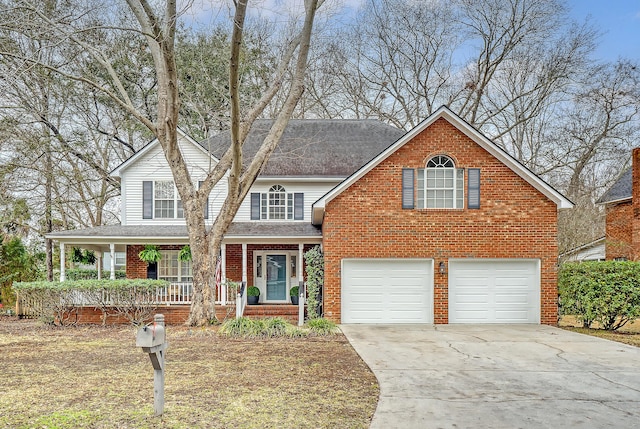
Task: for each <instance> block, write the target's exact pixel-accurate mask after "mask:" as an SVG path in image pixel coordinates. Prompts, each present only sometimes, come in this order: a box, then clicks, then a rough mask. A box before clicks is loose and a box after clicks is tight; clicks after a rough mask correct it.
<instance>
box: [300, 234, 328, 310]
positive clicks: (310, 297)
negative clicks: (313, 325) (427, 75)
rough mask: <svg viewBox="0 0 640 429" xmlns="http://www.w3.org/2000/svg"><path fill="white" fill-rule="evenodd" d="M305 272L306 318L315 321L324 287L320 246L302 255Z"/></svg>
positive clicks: (322, 257) (322, 258)
mask: <svg viewBox="0 0 640 429" xmlns="http://www.w3.org/2000/svg"><path fill="white" fill-rule="evenodd" d="M304 260H305V271H306V272H307V316H308V317H309V319H311V320H313V319H317V318H318V317H321V316H322V314H318V309H319V307H320V294H321V291H322V286H323V285H324V256H323V255H322V251H321V250H320V246H315V247H314V248H313V249H310V250H308V251H307V252H305V254H304Z"/></svg>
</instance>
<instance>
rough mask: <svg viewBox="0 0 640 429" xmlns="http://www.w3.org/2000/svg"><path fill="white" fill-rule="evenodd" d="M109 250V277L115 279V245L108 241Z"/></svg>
mask: <svg viewBox="0 0 640 429" xmlns="http://www.w3.org/2000/svg"><path fill="white" fill-rule="evenodd" d="M109 250H110V251H111V273H110V274H109V278H110V279H111V280H115V279H116V245H115V244H113V243H110V244H109Z"/></svg>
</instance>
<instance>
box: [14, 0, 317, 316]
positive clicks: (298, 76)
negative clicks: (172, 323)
mask: <svg viewBox="0 0 640 429" xmlns="http://www.w3.org/2000/svg"><path fill="white" fill-rule="evenodd" d="M126 3H127V6H128V8H129V10H130V12H131V13H132V14H133V16H135V20H136V23H135V25H132V26H130V27H125V26H120V27H118V28H113V27H112V28H111V32H112V33H115V34H123V33H125V34H128V35H129V36H130V37H135V38H138V39H139V40H143V41H144V44H145V49H147V50H148V53H149V55H150V56H151V58H152V63H153V71H154V75H155V79H156V80H157V88H156V93H157V101H156V105H155V108H154V109H153V116H151V117H150V116H148V115H146V112H144V111H143V110H142V109H141V106H139V105H136V103H135V102H134V100H133V99H132V98H131V97H130V92H129V91H128V88H127V86H126V85H125V84H124V81H123V79H122V77H121V76H120V75H119V74H118V68H117V65H116V64H114V61H113V58H111V57H110V56H109V55H108V54H109V53H108V52H105V51H104V50H101V49H100V48H99V47H96V46H95V45H94V44H92V43H91V42H92V39H95V38H97V37H98V36H100V37H103V36H104V34H110V32H109V31H107V29H108V28H109V26H105V25H100V20H99V19H98V17H99V16H101V15H102V16H104V15H105V14H106V15H107V16H108V15H109V14H108V13H107V12H109V9H108V8H106V7H104V6H102V11H101V12H102V13H100V12H97V11H99V10H100V9H101V7H99V6H96V5H93V8H92V9H89V10H80V11H75V14H74V15H75V16H74V17H73V18H75V19H71V18H70V17H69V16H64V17H52V16H50V14H48V13H47V11H46V10H44V9H43V8H42V7H40V5H38V4H35V3H32V2H30V1H28V0H15V4H17V5H18V7H17V8H16V9H13V10H12V11H11V12H12V14H13V15H14V16H15V15H17V16H19V17H20V19H18V20H17V21H13V22H12V23H10V24H11V25H12V30H13V31H17V32H20V33H22V34H25V35H26V36H33V34H34V33H35V32H36V31H35V30H34V29H36V28H46V29H47V33H48V36H49V39H50V40H51V41H52V42H53V43H65V44H68V45H69V46H72V47H73V48H72V49H76V50H78V55H77V57H76V61H78V62H79V61H82V60H83V61H90V63H92V64H99V65H100V70H101V73H95V72H93V70H91V69H90V70H84V69H83V70H81V72H80V71H79V70H78V69H77V68H72V67H68V66H66V65H65V66H57V65H55V64H51V63H46V62H42V61H40V59H39V58H38V57H32V58H22V59H23V60H24V61H27V62H28V63H29V64H30V65H32V66H33V67H39V68H44V69H47V70H52V71H55V72H56V73H57V74H59V75H60V76H61V77H63V78H66V79H68V80H72V81H75V82H79V83H82V84H83V85H87V86H89V87H92V88H94V89H95V90H97V91H99V92H100V93H102V94H105V95H106V96H108V97H109V98H110V99H111V100H112V101H113V102H115V103H116V104H117V105H119V106H120V107H121V108H122V109H123V110H124V111H126V112H127V113H128V114H129V115H131V116H133V117H135V118H136V119H137V120H138V121H140V123H142V124H144V126H146V127H147V128H148V129H149V130H150V131H151V132H152V133H153V134H154V135H155V136H156V137H157V139H158V141H159V143H160V145H161V146H162V149H163V151H164V154H165V157H166V159H167V161H168V164H169V167H170V169H171V172H172V174H173V177H174V181H175V185H176V188H177V189H178V193H179V195H180V198H181V200H182V203H183V206H184V213H185V221H186V225H187V230H188V232H189V243H190V246H191V250H192V255H193V260H192V264H193V279H194V291H193V300H192V305H191V313H190V317H189V320H188V323H189V324H191V325H202V324H204V323H207V322H208V321H209V320H212V319H215V309H214V298H215V297H214V294H213V287H212V279H213V269H214V267H215V258H217V255H218V253H219V249H220V246H221V243H222V238H223V235H224V233H225V232H226V230H227V228H228V227H229V225H230V224H231V222H232V220H233V218H234V216H235V213H236V212H237V210H238V208H239V206H240V204H241V202H242V200H243V199H244V198H245V196H246V195H247V193H248V192H249V189H250V187H251V185H252V184H253V182H254V181H255V179H256V177H257V175H258V174H259V172H260V170H261V168H262V166H263V165H264V163H265V162H266V161H267V159H268V158H269V156H270V154H271V153H272V152H273V151H274V150H275V148H276V146H277V144H278V141H279V139H280V137H281V135H282V133H283V132H284V129H285V127H286V125H287V122H288V119H289V118H290V116H291V114H292V113H293V111H294V109H295V106H296V104H297V102H298V100H299V99H300V97H301V95H302V92H303V83H304V73H305V69H306V66H307V59H308V53H309V47H310V43H311V34H312V29H313V23H314V18H315V13H316V10H317V8H318V7H319V5H320V4H321V3H322V0H305V3H304V18H303V22H302V23H300V24H299V25H298V27H297V28H298V31H297V34H296V35H295V37H293V38H292V39H290V40H289V42H288V44H287V46H286V49H285V50H284V51H283V53H282V55H281V57H280V61H279V64H278V66H277V67H276V68H275V69H274V70H273V71H272V73H271V76H270V79H271V84H270V86H269V87H268V88H267V89H266V90H265V91H264V92H263V93H262V94H261V95H260V97H259V98H258V99H257V101H256V102H255V103H253V105H251V106H242V105H241V100H240V94H241V91H240V89H239V88H240V84H241V81H240V68H241V56H240V52H241V45H242V39H243V35H244V25H245V18H246V15H247V0H238V1H237V2H235V3H234V16H233V20H232V28H233V30H232V35H231V38H230V67H229V83H228V85H229V103H230V115H229V116H230V128H231V136H232V139H231V145H230V146H229V149H228V150H227V152H226V153H225V154H224V155H223V156H222V157H221V159H220V161H219V163H218V164H216V165H215V166H213V168H212V169H211V171H210V172H209V174H208V175H207V177H206V179H205V180H204V182H203V183H202V185H201V186H200V188H199V189H196V186H194V180H192V178H191V176H190V173H189V170H188V166H187V163H186V161H185V159H184V158H183V156H182V153H181V151H180V148H179V146H178V132H177V126H178V115H179V110H180V95H179V80H178V68H177V63H176V48H175V43H176V22H177V19H178V17H179V15H178V11H177V1H176V0H166V1H164V2H149V1H147V0H126ZM3 55H15V54H13V53H11V52H5V53H3ZM289 72H290V80H289V83H288V85H286V86H285V85H283V82H284V79H285V77H286V76H287V73H289ZM282 90H285V91H286V96H285V97H284V102H283V103H282V107H281V110H280V111H279V113H278V115H277V116H276V118H275V121H274V123H273V127H272V129H271V130H270V132H269V133H268V135H267V137H266V138H265V141H264V143H263V145H262V147H261V148H260V150H258V152H257V154H256V155H255V157H254V158H253V159H252V160H250V161H249V162H247V166H246V167H245V166H244V163H243V156H242V155H243V154H242V145H243V143H244V140H245V139H246V136H247V134H248V132H249V129H250V127H251V125H252V123H253V121H254V120H255V119H256V118H258V117H259V116H260V115H261V114H262V113H263V112H264V111H265V109H266V108H267V106H269V104H270V103H271V102H272V101H273V100H274V97H276V95H278V94H279V93H280V91H282ZM226 176H228V181H229V186H228V194H227V197H226V200H225V202H224V204H223V206H222V209H221V212H220V213H219V215H218V217H217V218H216V220H215V221H214V224H213V225H212V227H211V229H210V230H207V229H206V228H205V222H204V210H203V208H204V205H205V203H206V200H207V197H208V195H209V193H210V192H211V190H212V189H213V187H214V186H215V184H216V183H218V182H219V181H220V180H222V179H223V178H224V177H226Z"/></svg>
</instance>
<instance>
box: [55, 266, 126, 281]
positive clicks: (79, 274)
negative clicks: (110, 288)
mask: <svg viewBox="0 0 640 429" xmlns="http://www.w3.org/2000/svg"><path fill="white" fill-rule="evenodd" d="M56 274H57V277H58V279H60V273H56ZM64 274H65V279H66V280H98V270H93V269H91V270H85V269H82V268H70V269H67V270H65V273H64ZM110 275H111V271H107V270H103V271H102V278H103V279H108V278H109V277H110ZM126 278H127V272H126V271H125V270H116V279H119V280H124V279H126Z"/></svg>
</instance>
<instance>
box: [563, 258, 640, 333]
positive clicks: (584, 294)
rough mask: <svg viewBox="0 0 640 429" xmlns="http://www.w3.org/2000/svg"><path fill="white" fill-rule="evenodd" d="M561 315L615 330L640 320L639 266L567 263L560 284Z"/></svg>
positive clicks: (609, 263)
mask: <svg viewBox="0 0 640 429" xmlns="http://www.w3.org/2000/svg"><path fill="white" fill-rule="evenodd" d="M558 293H559V303H560V314H564V315H575V316H577V317H578V319H579V320H581V321H582V323H583V325H584V326H585V327H590V326H591V324H592V323H593V322H598V324H599V325H600V326H601V327H602V328H604V329H607V330H616V329H619V328H621V327H622V326H624V325H626V324H627V323H629V322H633V321H634V320H635V319H637V318H638V317H640V263H639V262H631V261H606V262H582V263H566V264H564V265H563V266H562V268H561V269H560V275H559V281H558Z"/></svg>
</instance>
